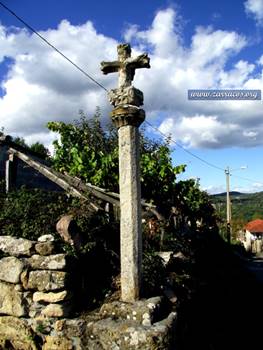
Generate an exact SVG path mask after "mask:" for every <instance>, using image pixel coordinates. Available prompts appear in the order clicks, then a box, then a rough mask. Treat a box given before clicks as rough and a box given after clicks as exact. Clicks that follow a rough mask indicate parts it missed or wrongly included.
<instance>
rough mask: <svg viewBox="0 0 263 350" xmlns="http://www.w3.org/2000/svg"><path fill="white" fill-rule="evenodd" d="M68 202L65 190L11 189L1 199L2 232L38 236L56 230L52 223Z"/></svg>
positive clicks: (0, 226) (0, 223) (20, 235)
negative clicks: (58, 191)
mask: <svg viewBox="0 0 263 350" xmlns="http://www.w3.org/2000/svg"><path fill="white" fill-rule="evenodd" d="M70 203H71V199H70V198H68V197H67V196H66V195H65V194H62V193H55V192H48V191H43V190H38V189H33V190H28V189H26V188H25V187H22V188H21V189H20V190H17V191H13V192H10V193H8V194H7V195H6V197H5V198H4V199H2V202H1V210H0V232H1V235H9V236H16V237H23V238H28V239H32V240H34V239H37V238H38V237H39V236H41V235H43V234H50V233H51V234H55V233H56V230H55V225H56V222H57V221H58V219H59V217H60V215H62V214H64V213H65V212H66V211H67V210H68V208H69V206H70Z"/></svg>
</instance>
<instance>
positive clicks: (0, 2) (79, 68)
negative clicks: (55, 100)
mask: <svg viewBox="0 0 263 350" xmlns="http://www.w3.org/2000/svg"><path fill="white" fill-rule="evenodd" d="M0 5H1V6H2V7H3V8H5V9H6V10H7V11H8V12H9V13H11V14H12V15H13V16H14V17H16V18H17V19H18V20H19V21H20V22H21V23H23V24H24V25H25V26H26V27H27V28H28V29H29V30H31V32H33V33H35V34H36V35H37V36H38V37H39V38H40V39H41V40H43V41H44V42H45V43H46V44H47V45H48V46H50V47H51V48H52V49H53V50H55V51H56V52H57V53H58V54H60V56H62V57H63V58H64V59H65V60H67V61H68V62H69V63H71V64H72V65H73V66H74V67H75V68H77V69H78V70H79V71H80V72H81V73H83V74H84V75H85V76H86V77H88V78H89V79H90V80H92V81H93V83H95V84H97V85H98V86H99V87H101V88H102V89H103V90H105V91H107V92H108V90H107V89H106V88H105V87H104V86H103V85H102V84H100V83H99V82H98V81H97V80H96V79H94V78H92V76H91V75H89V74H88V73H87V72H85V71H84V70H83V69H82V68H81V67H79V66H78V65H77V64H76V63H75V62H73V61H72V60H71V59H70V58H68V57H67V56H66V55H65V54H64V53H63V52H61V51H60V50H59V49H57V48H56V47H55V46H54V45H52V44H51V43H50V42H49V41H48V40H47V39H46V38H44V37H43V36H42V35H41V34H39V32H38V31H36V30H35V29H34V28H33V27H32V26H31V25H29V24H28V23H27V22H25V21H24V20H23V19H22V18H21V17H19V16H18V15H17V14H16V13H15V12H14V11H12V10H11V9H10V8H9V7H7V6H6V5H5V4H3V3H2V1H0Z"/></svg>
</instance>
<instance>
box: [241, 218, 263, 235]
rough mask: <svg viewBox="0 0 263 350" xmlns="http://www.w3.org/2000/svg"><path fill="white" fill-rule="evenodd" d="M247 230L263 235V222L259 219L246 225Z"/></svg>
mask: <svg viewBox="0 0 263 350" xmlns="http://www.w3.org/2000/svg"><path fill="white" fill-rule="evenodd" d="M245 229H246V230H248V231H250V232H254V233H262V234H263V220H260V219H257V220H253V221H250V222H248V223H247V224H246V225H245Z"/></svg>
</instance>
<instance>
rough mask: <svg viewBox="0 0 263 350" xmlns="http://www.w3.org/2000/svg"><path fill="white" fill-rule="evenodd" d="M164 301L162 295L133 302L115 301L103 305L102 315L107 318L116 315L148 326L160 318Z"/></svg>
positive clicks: (115, 316)
mask: <svg viewBox="0 0 263 350" xmlns="http://www.w3.org/2000/svg"><path fill="white" fill-rule="evenodd" d="M163 303H164V300H163V298H161V297H154V298H150V299H146V300H139V301H136V302H134V303H131V304H130V303H124V302H121V301H113V302H111V303H108V304H103V305H102V307H101V309H100V315H101V316H102V317H105V318H106V317H114V318H121V319H127V320H132V321H137V322H139V323H141V324H143V325H145V326H148V325H151V324H152V323H153V322H156V321H157V320H158V319H159V311H160V309H161V308H162V306H163Z"/></svg>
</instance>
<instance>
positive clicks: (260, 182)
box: [230, 170, 263, 185]
mask: <svg viewBox="0 0 263 350" xmlns="http://www.w3.org/2000/svg"><path fill="white" fill-rule="evenodd" d="M230 171H231V170H230ZM230 175H231V176H232V177H236V178H238V179H241V180H245V181H249V182H254V183H259V184H261V185H263V182H262V181H257V180H252V179H248V178H247V177H242V176H238V175H233V174H230Z"/></svg>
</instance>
